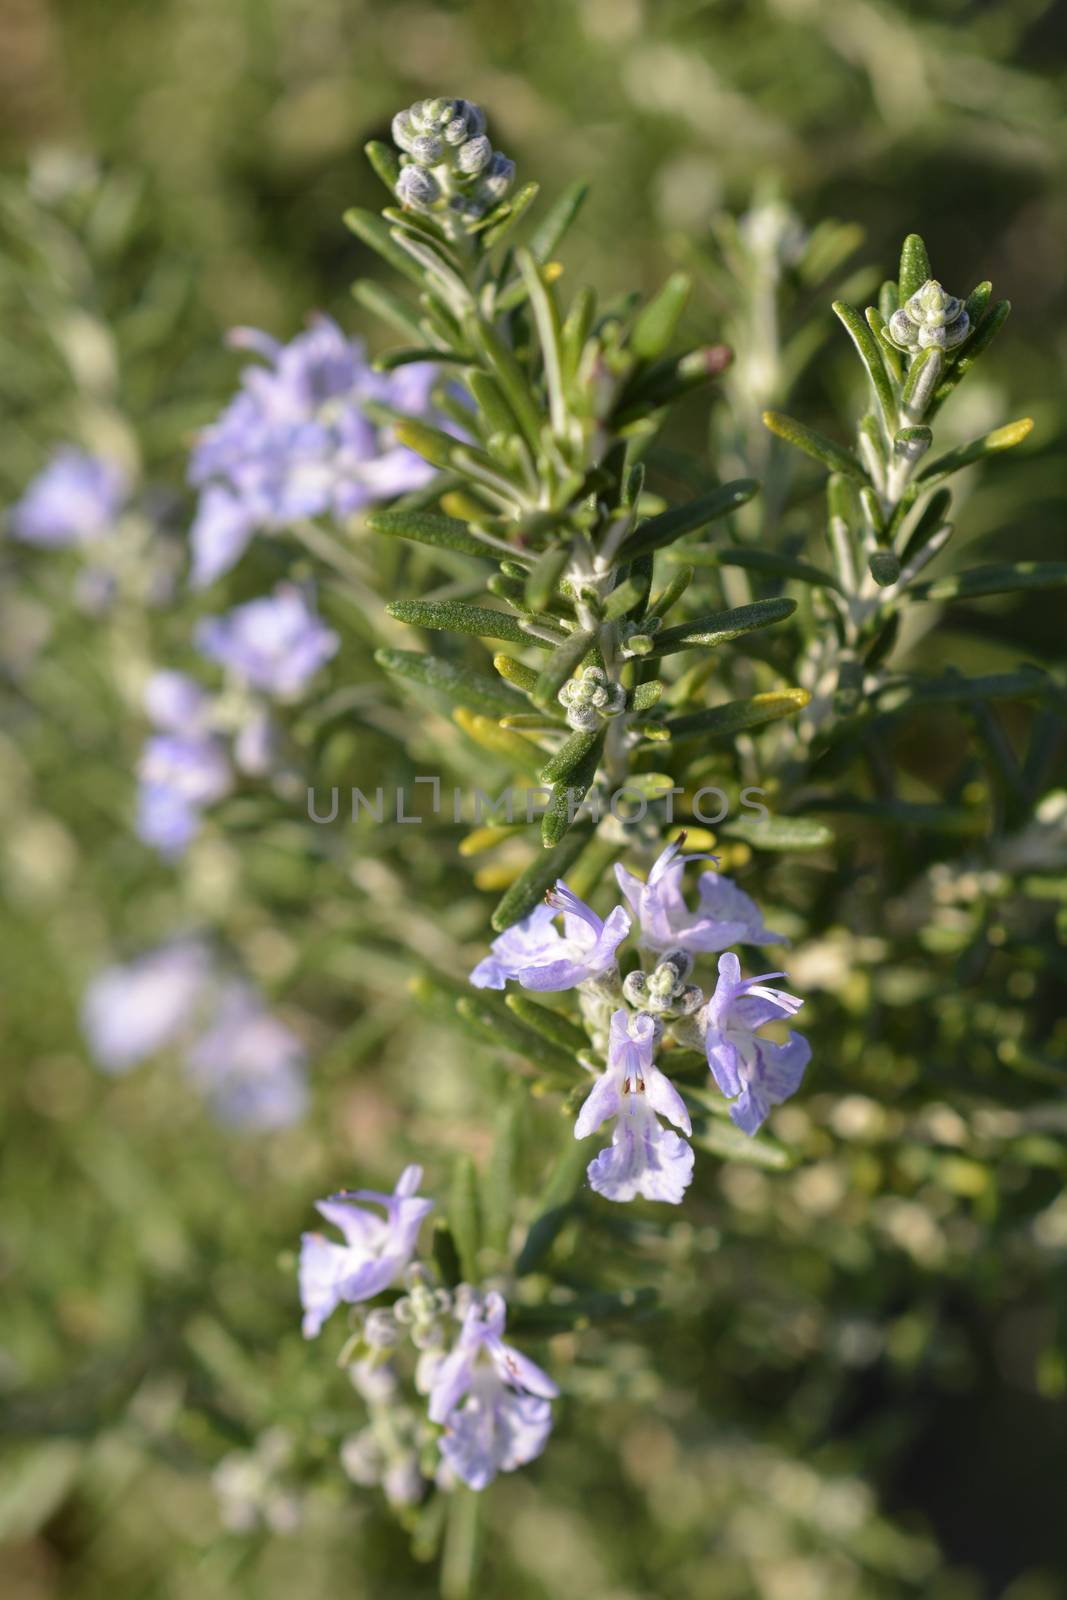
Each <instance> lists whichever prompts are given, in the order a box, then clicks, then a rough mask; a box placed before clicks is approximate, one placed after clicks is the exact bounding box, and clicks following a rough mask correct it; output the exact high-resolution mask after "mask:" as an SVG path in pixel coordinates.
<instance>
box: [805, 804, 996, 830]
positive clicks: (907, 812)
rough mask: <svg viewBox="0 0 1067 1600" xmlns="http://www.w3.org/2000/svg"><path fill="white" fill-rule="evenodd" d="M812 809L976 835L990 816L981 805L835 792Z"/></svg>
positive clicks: (878, 821) (894, 825) (892, 824)
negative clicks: (868, 797) (969, 807)
mask: <svg viewBox="0 0 1067 1600" xmlns="http://www.w3.org/2000/svg"><path fill="white" fill-rule="evenodd" d="M808 805H809V807H810V809H811V810H812V811H830V812H836V813H838V814H839V815H841V816H855V817H860V818H863V819H865V820H867V821H868V822H877V823H879V824H881V825H884V826H888V827H892V828H917V829H920V830H922V831H923V832H930V833H945V834H949V835H952V836H955V837H973V836H974V835H976V834H981V833H984V832H985V831H986V827H987V819H986V816H985V814H984V812H982V811H979V810H978V809H977V808H976V809H974V810H967V809H965V808H964V807H963V806H947V805H941V806H939V805H924V804H922V803H919V802H916V801H912V800H861V799H859V798H857V797H853V796H850V795H835V796H833V797H832V798H827V799H825V800H810V801H809V802H808Z"/></svg>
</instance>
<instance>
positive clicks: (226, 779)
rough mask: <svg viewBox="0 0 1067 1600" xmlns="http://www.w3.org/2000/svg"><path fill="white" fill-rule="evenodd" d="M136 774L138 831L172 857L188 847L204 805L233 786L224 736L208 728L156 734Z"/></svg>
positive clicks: (145, 748) (150, 741)
mask: <svg viewBox="0 0 1067 1600" xmlns="http://www.w3.org/2000/svg"><path fill="white" fill-rule="evenodd" d="M137 775H138V778H139V780H140V787H139V789H138V795H137V820H136V831H137V837H138V838H139V839H141V840H143V842H144V843H145V844H150V845H152V846H153V848H154V849H156V850H158V851H159V852H160V854H161V855H163V856H166V857H168V858H173V857H176V856H180V855H181V854H182V853H183V852H184V851H185V849H186V848H187V847H188V845H189V843H190V841H191V840H192V839H193V838H194V837H195V835H196V833H197V831H198V830H199V827H200V814H201V812H202V811H203V809H204V808H205V807H206V806H210V805H214V804H215V802H216V801H218V800H221V799H222V798H223V797H224V796H225V795H227V794H229V792H230V789H231V788H232V786H233V773H232V771H231V768H230V763H229V760H228V758H227V755H226V751H225V748H224V746H223V744H222V741H221V740H220V739H218V738H216V737H215V736H214V735H213V734H210V733H199V732H189V733H160V734H154V735H153V736H152V737H151V738H150V739H148V740H147V741H146V743H145V746H144V749H143V750H142V752H141V760H140V763H139V765H138V769H137Z"/></svg>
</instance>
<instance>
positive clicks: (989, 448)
mask: <svg viewBox="0 0 1067 1600" xmlns="http://www.w3.org/2000/svg"><path fill="white" fill-rule="evenodd" d="M1033 426H1034V419H1033V418H1032V417H1020V418H1019V419H1018V420H1017V421H1016V422H1006V423H1005V424H1004V426H1003V427H1002V428H994V429H993V431H992V432H991V433H985V434H983V435H982V437H981V438H980V439H972V440H971V442H970V444H963V445H960V446H959V447H958V448H957V449H955V450H949V451H947V452H946V453H945V454H944V455H943V456H938V458H937V460H936V461H931V463H930V465H929V466H928V467H924V468H923V470H922V471H921V472H920V473H919V479H920V481H921V482H922V483H924V484H931V483H940V482H941V481H942V479H944V478H947V477H948V476H949V475H950V474H951V473H953V472H959V471H960V469H961V467H969V466H971V465H972V464H973V463H974V462H975V461H983V460H985V458H986V456H991V455H995V454H996V453H997V451H998V450H1010V449H1011V448H1012V446H1013V445H1017V444H1021V443H1022V441H1023V440H1024V439H1025V438H1026V436H1027V435H1028V434H1029V433H1030V432H1031V431H1032V430H1033Z"/></svg>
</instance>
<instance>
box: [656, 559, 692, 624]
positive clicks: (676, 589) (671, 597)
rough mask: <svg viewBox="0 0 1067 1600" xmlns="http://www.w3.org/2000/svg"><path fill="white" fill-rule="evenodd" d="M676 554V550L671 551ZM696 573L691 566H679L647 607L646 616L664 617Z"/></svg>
mask: <svg viewBox="0 0 1067 1600" xmlns="http://www.w3.org/2000/svg"><path fill="white" fill-rule="evenodd" d="M672 553H673V554H675V555H677V551H674V552H672ZM695 574H696V568H695V567H692V566H688V565H687V566H684V567H679V569H678V571H677V572H676V573H675V574H674V576H673V578H671V579H670V580H669V582H668V583H667V584H666V585H665V586H664V587H663V588H662V589H661V590H660V592H659V594H658V595H657V596H656V598H655V600H653V602H652V604H651V605H650V606H649V608H648V618H649V619H651V618H652V617H661V618H662V617H665V616H666V615H667V613H668V611H670V610H672V609H673V607H674V606H676V605H677V604H678V602H679V600H680V599H681V598H682V596H683V594H684V593H685V591H686V590H687V589H688V587H689V585H690V584H691V583H692V581H693V578H694V576H695Z"/></svg>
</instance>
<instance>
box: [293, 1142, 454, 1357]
mask: <svg viewBox="0 0 1067 1600" xmlns="http://www.w3.org/2000/svg"><path fill="white" fill-rule="evenodd" d="M421 1182H422V1168H421V1167H416V1166H411V1167H405V1168H404V1170H403V1172H402V1173H401V1174H400V1177H399V1179H398V1180H397V1185H396V1189H395V1190H394V1192H393V1193H392V1194H378V1193H377V1192H376V1191H375V1190H373V1189H356V1190H345V1191H343V1192H342V1193H341V1194H334V1195H331V1196H330V1198H329V1199H328V1200H320V1201H318V1202H317V1204H316V1208H315V1209H316V1210H317V1211H318V1212H319V1214H320V1216H323V1217H325V1219H326V1221H327V1222H332V1223H333V1224H334V1226H335V1227H337V1228H340V1230H341V1232H342V1233H343V1234H344V1239H345V1242H344V1244H343V1245H342V1244H335V1243H334V1242H333V1241H332V1240H331V1239H326V1238H324V1237H323V1235H322V1234H321V1233H305V1234H304V1237H303V1240H302V1242H301V1246H300V1303H301V1305H302V1306H303V1308H304V1324H303V1326H304V1337H305V1339H314V1338H315V1337H316V1335H317V1334H318V1333H319V1330H320V1329H321V1328H322V1325H323V1323H324V1322H325V1321H326V1319H327V1317H328V1316H330V1314H331V1313H332V1312H333V1311H334V1310H336V1308H337V1306H339V1305H340V1304H341V1302H342V1301H344V1302H346V1303H347V1304H350V1305H351V1304H355V1303H356V1302H357V1301H360V1300H369V1299H370V1298H371V1297H372V1296H373V1295H376V1294H380V1293H381V1291H382V1290H383V1289H387V1288H388V1287H389V1285H390V1284H391V1283H394V1282H395V1281H396V1279H397V1278H398V1277H399V1276H400V1274H401V1272H403V1270H404V1268H405V1267H406V1266H407V1264H408V1262H409V1261H410V1260H411V1257H412V1256H413V1254H414V1253H415V1245H416V1242H417V1240H418V1234H419V1228H420V1227H421V1225H422V1220H423V1218H424V1217H425V1216H426V1214H427V1213H428V1212H429V1211H432V1210H433V1205H434V1202H433V1201H432V1200H427V1199H425V1198H423V1196H421V1195H419V1194H418V1193H417V1192H416V1191H417V1190H418V1187H419V1184H420V1183H421ZM357 1201H370V1202H371V1203H372V1204H373V1205H378V1206H382V1207H384V1210H385V1216H384V1217H378V1216H375V1214H374V1212H373V1211H368V1210H367V1209H366V1207H365V1206H363V1205H357V1204H356V1202H357Z"/></svg>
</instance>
